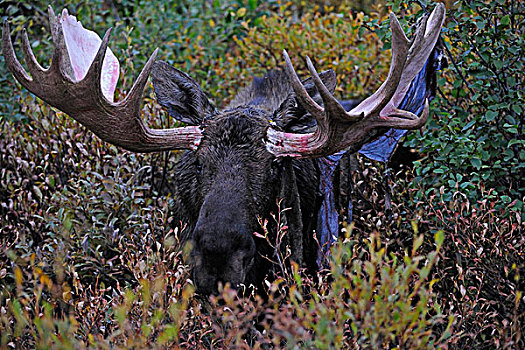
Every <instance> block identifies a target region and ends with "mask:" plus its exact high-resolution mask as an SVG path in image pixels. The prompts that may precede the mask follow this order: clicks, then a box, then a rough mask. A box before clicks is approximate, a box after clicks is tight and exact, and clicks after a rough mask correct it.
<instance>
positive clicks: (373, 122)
mask: <svg viewBox="0 0 525 350" xmlns="http://www.w3.org/2000/svg"><path fill="white" fill-rule="evenodd" d="M444 18H445V6H444V5H443V4H441V3H440V4H438V5H437V6H436V8H435V9H434V11H433V12H432V14H431V15H430V17H428V16H425V17H424V18H423V20H422V21H421V23H420V25H419V26H418V28H417V30H416V34H415V38H414V40H413V41H412V42H410V41H409V40H408V39H407V37H406V36H405V33H404V32H403V29H401V26H400V24H399V22H398V20H397V18H396V17H395V15H394V14H390V26H391V30H392V62H391V65H390V71H389V73H388V77H387V79H386V81H385V82H384V83H383V84H382V85H381V86H380V87H379V89H378V90H377V91H376V92H375V93H374V94H373V95H372V96H370V97H368V98H367V99H365V100H364V101H363V102H361V103H360V104H359V105H358V106H357V107H355V108H354V109H352V110H351V111H350V112H346V111H345V109H344V108H343V106H341V104H340V103H339V102H338V101H337V100H336V99H335V97H334V96H333V95H332V94H331V93H330V92H329V90H328V89H327V88H326V86H325V85H324V84H323V82H322V81H321V79H320V78H319V74H318V73H317V71H316V69H315V68H314V66H313V64H312V61H311V60H310V58H308V57H307V58H306V64H307V66H308V70H309V71H310V74H311V76H312V78H313V81H314V83H315V86H316V87H317V90H318V91H319V94H320V95H321V98H322V100H323V106H324V107H321V106H319V105H318V104H317V103H316V102H315V101H314V100H313V99H312V98H311V97H310V95H309V94H308V93H307V92H306V90H305V89H304V87H303V85H302V84H301V81H300V79H299V77H298V76H297V73H296V72H295V70H294V68H293V66H292V62H291V60H290V57H289V56H288V54H287V52H286V51H283V55H284V59H285V62H286V71H287V73H288V77H289V79H290V82H291V84H292V87H293V90H294V92H295V95H296V97H297V99H298V102H299V103H300V104H301V105H302V106H303V107H304V108H305V109H306V110H307V111H308V112H309V113H310V114H311V115H312V116H313V117H314V118H315V119H316V120H317V129H316V130H315V132H313V133H307V134H294V133H286V132H282V131H279V130H276V129H274V128H271V127H270V128H269V129H268V132H267V143H266V147H267V149H268V151H270V152H271V153H273V154H274V155H276V156H281V157H282V156H290V157H301V158H305V157H322V156H326V155H329V154H333V153H336V152H338V151H341V150H344V149H346V148H347V147H349V146H350V145H352V144H356V143H359V142H361V141H362V139H363V138H365V137H366V135H367V134H368V133H369V132H370V130H372V129H374V128H384V127H387V128H395V129H419V128H421V127H422V126H423V125H424V124H425V122H426V120H427V118H428V109H429V107H428V100H425V106H424V109H423V112H422V114H421V116H419V117H418V116H417V115H415V114H413V113H411V112H408V111H404V110H400V109H398V108H397V106H399V104H400V102H401V101H402V100H403V97H404V96H405V94H406V92H407V90H408V89H409V87H410V83H411V82H412V80H413V79H414V78H415V76H416V75H417V74H418V73H419V72H420V71H421V69H422V68H423V67H424V65H425V62H426V61H427V59H428V57H429V55H430V53H431V52H432V50H433V49H434V46H435V44H436V42H437V40H438V37H439V34H440V31H441V26H442V24H443V21H444Z"/></svg>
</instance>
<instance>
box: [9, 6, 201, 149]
mask: <svg viewBox="0 0 525 350" xmlns="http://www.w3.org/2000/svg"><path fill="white" fill-rule="evenodd" d="M64 16H67V12H64ZM49 19H50V25H51V32H52V34H53V43H54V52H53V58H52V61H51V65H50V67H49V68H48V69H44V68H42V67H41V66H40V64H39V63H38V62H37V60H36V59H35V56H34V54H33V52H32V50H31V47H30V44H29V40H28V38H27V34H26V32H25V30H24V31H23V37H22V40H23V50H24V56H25V60H26V63H27V66H28V69H29V73H30V74H31V76H30V75H29V74H28V73H27V72H26V71H25V70H24V68H23V67H22V65H21V64H20V62H19V61H18V60H17V58H16V55H15V52H14V50H13V44H12V42H11V37H10V29H9V24H8V22H7V20H6V21H4V26H3V30H2V50H3V53H4V57H5V60H6V64H7V67H8V68H9V70H10V71H11V73H12V74H13V75H14V77H15V78H16V79H17V80H18V81H19V82H20V84H22V86H24V87H25V88H26V89H28V90H29V91H31V92H32V93H33V94H35V95H36V96H38V97H40V98H41V99H42V100H44V101H45V102H47V103H48V104H50V105H51V106H53V107H55V108H57V109H59V110H61V111H63V112H64V113H66V114H67V115H69V116H71V117H72V118H73V119H75V120H76V121H78V122H79V123H81V124H82V125H84V126H85V127H86V128H88V129H89V130H91V131H93V132H94V133H95V134H96V135H97V136H99V137H100V138H101V139H102V140H104V141H106V142H109V143H112V144H114V145H117V146H120V147H122V148H124V149H127V150H130V151H134V152H156V151H165V150H173V149H189V148H195V147H196V146H197V145H198V144H199V142H200V139H201V135H202V134H201V130H200V129H199V127H198V126H186V127H180V128H173V129H150V128H149V127H148V126H147V125H145V124H144V123H143V121H142V119H141V117H140V106H141V99H142V93H143V91H144V86H145V85H146V82H147V80H148V76H149V74H150V71H151V68H152V65H153V63H154V62H155V57H156V56H157V51H158V49H157V50H155V51H154V52H153V54H152V55H151V56H150V58H149V60H148V62H147V63H146V65H145V66H144V68H143V70H142V72H141V73H140V74H139V76H138V78H137V80H136V81H135V83H134V84H133V87H132V88H131V90H130V91H129V93H128V94H127V96H126V98H125V99H124V100H122V101H120V102H117V103H114V102H112V101H110V100H108V98H110V99H112V96H110V97H108V92H107V91H104V92H103V91H102V86H101V78H104V77H103V76H102V75H103V67H102V66H103V63H104V58H105V57H106V51H108V52H110V51H109V50H107V47H108V42H109V38H110V33H111V29H108V31H107V32H106V34H105V35H104V39H103V40H102V43H101V44H100V47H99V48H98V51H97V53H96V55H95V58H94V59H93V61H92V62H91V65H90V66H89V69H87V73H86V74H85V76H84V77H83V78H80V79H78V80H77V79H75V77H74V73H73V67H72V64H71V61H70V57H69V54H68V51H67V47H66V43H65V40H64V33H63V28H62V18H61V17H59V19H58V21H57V19H56V18H55V15H54V12H53V10H52V8H51V7H49ZM98 40H100V39H98ZM117 70H118V68H117ZM117 78H118V75H117ZM115 84H116V82H115ZM113 91H114V90H111V91H110V94H113ZM105 94H106V96H105ZM107 97H108V98H107Z"/></svg>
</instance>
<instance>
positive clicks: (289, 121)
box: [273, 69, 337, 133]
mask: <svg viewBox="0 0 525 350" xmlns="http://www.w3.org/2000/svg"><path fill="white" fill-rule="evenodd" d="M319 77H320V78H321V81H322V82H323V84H324V85H325V86H326V88H327V89H328V91H330V93H331V94H333V93H334V91H335V85H336V83H337V79H336V77H335V72H334V71H333V70H331V69H329V70H326V71H324V72H321V73H319ZM302 83H303V86H304V88H305V90H306V92H308V95H310V97H312V99H313V100H314V101H315V102H317V104H319V105H321V106H322V105H323V99H322V98H321V95H319V91H317V88H316V87H315V84H314V81H313V79H312V77H309V78H307V79H305V80H303V81H302ZM273 119H274V120H275V121H276V122H277V124H278V125H279V126H280V127H281V128H282V129H283V130H284V131H286V132H294V133H306V132H312V131H313V130H315V126H316V125H317V122H316V120H315V118H314V117H312V115H311V114H309V113H308V112H307V111H306V110H305V109H304V108H303V107H302V106H301V104H299V103H297V101H296V99H295V95H294V94H293V93H291V94H290V95H289V96H288V97H287V98H286V99H285V100H284V101H283V102H282V103H281V105H280V106H279V108H278V109H277V110H276V111H275V112H274V116H273Z"/></svg>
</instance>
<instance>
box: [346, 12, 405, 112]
mask: <svg viewBox="0 0 525 350" xmlns="http://www.w3.org/2000/svg"><path fill="white" fill-rule="evenodd" d="M390 29H391V31H392V59H391V63H390V70H389V72H388V76H387V78H386V80H385V82H384V83H383V84H382V85H381V86H380V87H379V89H377V91H376V92H375V93H374V94H373V95H372V96H370V97H368V98H367V99H365V100H364V101H363V102H361V103H360V104H359V105H358V106H357V107H355V108H354V109H352V110H351V111H350V112H348V113H347V115H348V116H349V117H350V116H354V117H357V116H358V115H361V114H363V113H364V114H365V118H367V116H370V115H374V114H377V113H379V111H381V110H382V109H383V108H384V107H385V106H386V105H387V103H388V102H389V101H390V99H391V98H392V96H394V94H395V93H396V90H397V87H398V84H399V80H400V79H401V75H402V73H403V68H404V67H405V62H406V60H407V55H408V50H409V45H410V41H409V40H408V39H407V37H406V35H405V32H404V31H403V29H402V28H401V25H400V24H399V21H398V20H397V17H396V16H395V15H394V14H393V13H391V14H390Z"/></svg>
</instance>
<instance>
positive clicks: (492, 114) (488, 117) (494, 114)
mask: <svg viewBox="0 0 525 350" xmlns="http://www.w3.org/2000/svg"><path fill="white" fill-rule="evenodd" d="M497 116H498V112H496V111H491V110H489V111H487V113H485V120H486V121H488V122H490V121H493V120H494V119H495V118H496V117H497Z"/></svg>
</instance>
